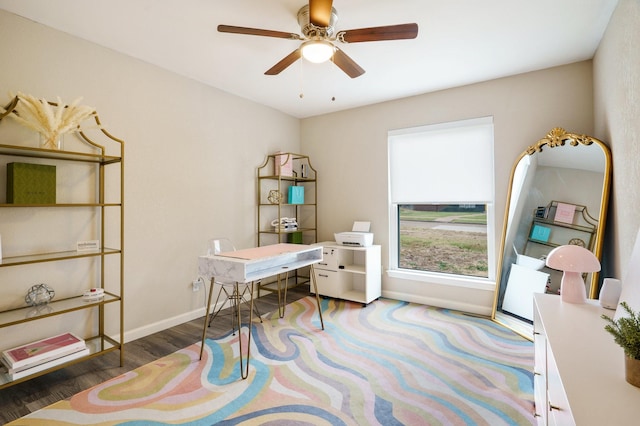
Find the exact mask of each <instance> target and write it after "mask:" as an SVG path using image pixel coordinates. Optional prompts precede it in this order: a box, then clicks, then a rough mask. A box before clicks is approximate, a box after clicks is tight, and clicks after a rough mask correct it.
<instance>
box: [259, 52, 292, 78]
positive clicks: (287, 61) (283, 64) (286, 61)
mask: <svg viewBox="0 0 640 426" xmlns="http://www.w3.org/2000/svg"><path fill="white" fill-rule="evenodd" d="M300 56H301V53H300V49H296V50H294V51H293V52H291V53H289V54H288V55H287V56H285V57H284V58H282V60H281V61H280V62H278V63H277V64H275V65H274V66H272V67H271V68H269V69H268V70H267V71H266V72H265V73H264V74H265V75H277V74H280V73H281V72H282V71H284V70H285V69H286V68H287V67H288V66H289V65H291V64H293V63H294V62H295V61H297V60H298V59H300Z"/></svg>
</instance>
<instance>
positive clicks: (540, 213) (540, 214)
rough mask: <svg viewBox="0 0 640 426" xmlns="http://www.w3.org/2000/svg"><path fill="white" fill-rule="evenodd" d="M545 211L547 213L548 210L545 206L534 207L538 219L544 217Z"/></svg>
mask: <svg viewBox="0 0 640 426" xmlns="http://www.w3.org/2000/svg"><path fill="white" fill-rule="evenodd" d="M547 213H548V210H547V207H546V206H540V207H538V208H536V217H537V218H538V219H546V218H547Z"/></svg>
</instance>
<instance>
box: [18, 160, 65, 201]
mask: <svg viewBox="0 0 640 426" xmlns="http://www.w3.org/2000/svg"><path fill="white" fill-rule="evenodd" d="M55 202H56V166H49V165H45V164H30V163H8V164H7V203H10V204H55Z"/></svg>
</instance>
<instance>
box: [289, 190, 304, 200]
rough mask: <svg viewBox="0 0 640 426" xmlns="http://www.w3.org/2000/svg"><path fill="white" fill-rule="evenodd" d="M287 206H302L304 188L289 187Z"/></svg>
mask: <svg viewBox="0 0 640 426" xmlns="http://www.w3.org/2000/svg"><path fill="white" fill-rule="evenodd" d="M289 204H304V186H290V187H289Z"/></svg>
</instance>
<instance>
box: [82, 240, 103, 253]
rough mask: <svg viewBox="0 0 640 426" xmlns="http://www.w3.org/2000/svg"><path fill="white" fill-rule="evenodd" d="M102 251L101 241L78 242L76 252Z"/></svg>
mask: <svg viewBox="0 0 640 426" xmlns="http://www.w3.org/2000/svg"><path fill="white" fill-rule="evenodd" d="M98 250H100V240H87V241H78V242H77V243H76V251H78V252H85V251H98Z"/></svg>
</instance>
